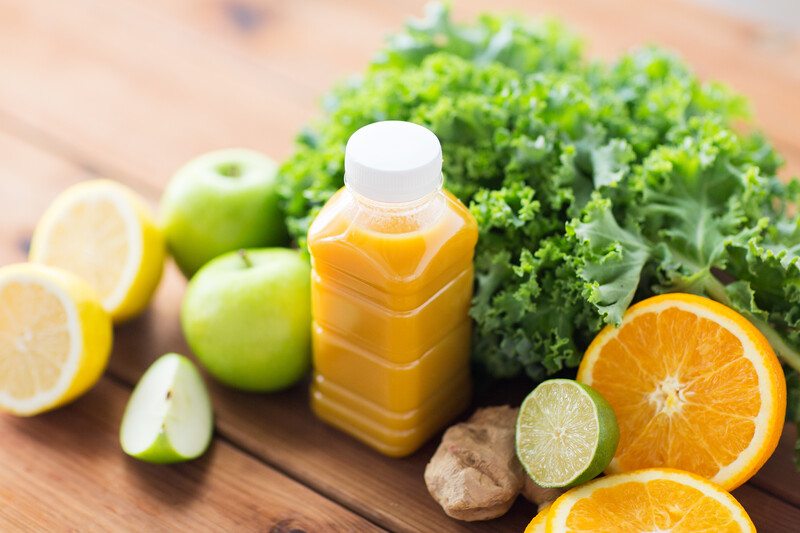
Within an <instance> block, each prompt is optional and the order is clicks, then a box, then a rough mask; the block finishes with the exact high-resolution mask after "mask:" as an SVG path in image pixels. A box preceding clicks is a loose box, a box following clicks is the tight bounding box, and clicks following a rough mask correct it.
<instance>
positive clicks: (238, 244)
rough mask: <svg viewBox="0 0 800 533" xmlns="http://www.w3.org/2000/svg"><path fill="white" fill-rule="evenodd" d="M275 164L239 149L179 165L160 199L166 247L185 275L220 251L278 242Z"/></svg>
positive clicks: (280, 225)
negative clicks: (179, 167) (180, 166)
mask: <svg viewBox="0 0 800 533" xmlns="http://www.w3.org/2000/svg"><path fill="white" fill-rule="evenodd" d="M277 169H278V167H277V165H276V164H275V162H274V161H273V160H272V159H270V158H269V157H267V156H266V155H264V154H262V153H260V152H256V151H253V150H246V149H243V148H231V149H226V150H217V151H214V152H209V153H207V154H204V155H201V156H200V157H198V158H196V159H193V160H192V161H190V162H189V163H187V164H186V165H184V166H183V167H182V168H181V169H180V170H178V172H177V173H176V174H175V176H174V177H173V178H172V180H171V181H170V183H169V185H168V186H167V189H166V191H165V192H164V196H163V198H162V200H161V223H162V227H163V229H164V236H165V238H166V241H167V247H168V248H169V251H170V253H171V254H172V256H173V257H174V258H175V262H176V263H177V264H178V267H180V269H181V271H182V272H183V273H184V275H186V277H187V278H191V277H192V276H193V275H194V274H195V272H197V271H198V270H199V269H200V267H201V266H203V265H204V264H206V263H207V262H208V261H210V260H212V259H213V258H215V257H217V256H218V255H221V254H223V253H225V252H230V251H232V250H238V249H240V248H261V247H267V246H282V245H284V244H286V242H287V233H286V225H285V223H284V219H283V214H282V213H281V210H280V207H279V205H278V192H277V180H276V174H277Z"/></svg>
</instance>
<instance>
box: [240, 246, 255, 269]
mask: <svg viewBox="0 0 800 533" xmlns="http://www.w3.org/2000/svg"><path fill="white" fill-rule="evenodd" d="M239 257H241V258H242V261H244V265H245V266H246V267H247V268H253V262H252V261H251V260H250V256H249V255H247V250H245V249H244V248H242V249H241V250H239Z"/></svg>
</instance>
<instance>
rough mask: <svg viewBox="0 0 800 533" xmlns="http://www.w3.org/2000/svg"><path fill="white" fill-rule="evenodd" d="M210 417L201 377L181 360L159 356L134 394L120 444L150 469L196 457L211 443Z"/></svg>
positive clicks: (175, 356)
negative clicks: (154, 466) (151, 464)
mask: <svg viewBox="0 0 800 533" xmlns="http://www.w3.org/2000/svg"><path fill="white" fill-rule="evenodd" d="M213 429H214V415H213V413H212V408H211V400H210V399H209V397H208V391H207V390H206V385H205V382H203V377H202V376H201V375H200V372H199V371H198V370H197V367H196V366H194V364H193V363H192V362H191V361H190V360H189V359H187V358H186V357H184V356H182V355H178V354H176V353H169V354H167V355H163V356H161V357H160V358H159V359H158V360H157V361H156V362H155V363H153V364H152V365H151V366H150V368H148V369H147V371H146V372H145V373H144V375H143V376H142V378H141V379H140V380H139V383H138V384H137V385H136V388H135V389H133V394H131V398H130V400H128V406H127V407H126V408H125V414H124V415H123V417H122V426H121V428H120V432H119V440H120V443H121V444H122V449H123V450H124V451H125V453H127V454H128V455H130V456H132V457H136V458H137V459H141V460H142V461H147V462H149V463H177V462H180V461H188V460H189V459H195V458H196V457H200V456H201V455H202V454H203V452H205V451H206V448H208V445H209V443H210V442H211V434H212V432H213Z"/></svg>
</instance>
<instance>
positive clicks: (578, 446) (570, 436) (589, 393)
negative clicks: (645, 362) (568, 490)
mask: <svg viewBox="0 0 800 533" xmlns="http://www.w3.org/2000/svg"><path fill="white" fill-rule="evenodd" d="M618 442H619V426H617V418H616V416H614V411H613V410H612V409H611V406H610V405H609V403H608V402H607V401H606V400H605V399H604V398H603V397H602V396H600V394H599V393H598V392H597V391H596V390H594V389H593V388H591V387H589V386H588V385H584V384H582V383H578V382H577V381H573V380H571V379H551V380H549V381H545V382H543V383H541V384H540V385H539V386H538V387H536V388H535V389H534V390H533V392H531V393H530V394H529V395H528V397H527V398H525V401H523V402H522V406H521V407H520V410H519V417H518V418H517V457H519V460H520V462H521V463H522V466H523V467H524V468H525V471H526V472H527V473H528V475H529V476H530V477H531V479H532V480H533V481H534V482H535V483H536V484H537V485H539V486H541V487H572V486H575V485H579V484H581V483H584V482H586V481H589V480H590V479H592V478H594V477H596V476H597V475H598V474H600V472H602V471H603V470H604V469H605V468H606V467H607V466H608V463H610V462H611V459H612V458H613V457H614V452H615V451H616V449H617V443H618Z"/></svg>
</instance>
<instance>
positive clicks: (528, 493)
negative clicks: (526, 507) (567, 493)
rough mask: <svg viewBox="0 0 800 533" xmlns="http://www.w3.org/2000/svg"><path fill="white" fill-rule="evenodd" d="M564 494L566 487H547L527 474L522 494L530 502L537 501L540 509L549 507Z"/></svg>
mask: <svg viewBox="0 0 800 533" xmlns="http://www.w3.org/2000/svg"><path fill="white" fill-rule="evenodd" d="M562 494H564V489H546V488H544V487H540V486H539V485H537V484H536V483H534V482H533V480H532V479H531V478H530V477H528V476H525V484H524V485H523V486H522V495H523V496H524V497H525V499H526V500H528V501H529V502H531V503H535V504H536V505H537V506H538V510H539V511H542V510H543V509H545V508H546V507H549V506H550V504H551V503H553V502H554V501H556V499H557V498H558V497H559V496H561V495H562Z"/></svg>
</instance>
